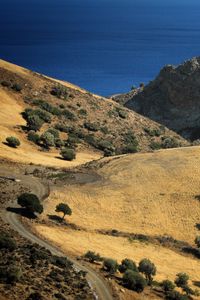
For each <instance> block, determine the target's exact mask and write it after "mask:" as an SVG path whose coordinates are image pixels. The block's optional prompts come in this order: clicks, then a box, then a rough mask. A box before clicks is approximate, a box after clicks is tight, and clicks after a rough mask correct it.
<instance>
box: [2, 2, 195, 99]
mask: <svg viewBox="0 0 200 300" xmlns="http://www.w3.org/2000/svg"><path fill="white" fill-rule="evenodd" d="M199 55H200V1H199V0H167V1H163V0H28V1H27V0H0V58H2V59H5V60H8V61H10V62H13V63H15V64H18V65H21V66H24V67H26V68H29V69H31V70H34V71H37V72H40V73H44V74H46V75H49V76H52V77H55V78H59V79H63V80H66V81H69V82H72V83H74V84H76V85H79V86H81V87H83V88H85V89H87V90H89V91H90V92H93V93H97V94H100V95H102V96H110V95H113V94H118V93H124V92H128V91H129V90H130V89H131V87H132V86H138V85H139V84H140V83H141V82H143V83H145V84H147V83H148V82H149V81H150V80H152V79H154V78H155V76H156V75H157V74H158V73H159V70H160V69H161V68H162V67H163V66H164V65H166V64H179V63H182V62H183V61H185V60H186V59H189V58H191V57H193V56H199Z"/></svg>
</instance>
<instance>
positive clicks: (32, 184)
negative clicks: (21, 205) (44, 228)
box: [0, 170, 113, 300]
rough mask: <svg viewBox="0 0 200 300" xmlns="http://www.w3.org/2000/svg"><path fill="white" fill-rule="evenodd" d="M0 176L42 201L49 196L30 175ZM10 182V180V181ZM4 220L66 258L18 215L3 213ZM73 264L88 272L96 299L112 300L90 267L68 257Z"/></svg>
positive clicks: (15, 204) (88, 278)
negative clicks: (17, 184)
mask: <svg viewBox="0 0 200 300" xmlns="http://www.w3.org/2000/svg"><path fill="white" fill-rule="evenodd" d="M0 176H3V177H7V178H8V177H15V178H17V179H20V180H21V182H22V183H23V185H24V186H25V187H28V188H29V189H30V190H31V192H32V193H34V194H36V195H37V196H38V197H39V198H40V199H44V198H45V197H46V196H47V195H48V188H47V187H46V186H45V185H44V184H42V183H41V181H39V179H37V178H34V177H33V176H30V175H18V174H10V173H9V172H8V171H7V170H1V171H0ZM8 180H9V179H8ZM12 206H13V207H16V206H17V203H13V204H12ZM1 216H2V219H3V220H4V221H5V222H6V223H9V224H10V225H11V226H12V227H13V228H14V229H15V230H16V231H17V232H18V233H19V234H20V235H21V236H23V237H25V238H26V239H28V240H30V241H31V242H33V243H37V244H39V245H40V246H42V247H45V248H46V249H48V250H50V251H51V253H52V254H53V255H57V256H65V255H64V253H63V252H61V251H60V250H59V249H58V248H57V247H55V246H53V245H51V244H50V243H49V242H47V241H44V240H42V239H41V238H40V237H38V236H35V235H34V234H33V233H32V232H30V231H29V230H28V228H26V227H25V226H24V225H23V224H22V223H21V222H20V218H19V216H18V215H17V214H15V213H13V212H9V211H5V210H4V211H3V212H2V213H1ZM68 259H70V261H71V262H72V263H73V266H74V268H75V269H76V270H83V271H86V272H87V275H86V279H87V281H88V284H89V285H90V287H91V288H92V290H93V292H94V297H95V299H98V300H112V299H113V296H112V292H111V291H110V288H109V287H108V285H107V283H106V282H105V281H104V279H103V278H101V277H100V276H99V275H98V274H97V273H96V272H95V271H94V270H92V269H91V268H89V267H88V266H83V265H82V264H81V263H80V262H78V261H76V260H74V259H72V258H70V257H68Z"/></svg>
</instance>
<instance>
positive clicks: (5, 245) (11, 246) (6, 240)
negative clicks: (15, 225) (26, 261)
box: [0, 232, 16, 251]
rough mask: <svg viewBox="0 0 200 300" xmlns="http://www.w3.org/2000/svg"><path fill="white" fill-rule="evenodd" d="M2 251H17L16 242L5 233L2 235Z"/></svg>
mask: <svg viewBox="0 0 200 300" xmlns="http://www.w3.org/2000/svg"><path fill="white" fill-rule="evenodd" d="M0 249H6V250H7V251H13V250H15V249H16V243H15V240H13V239H12V238H11V237H10V236H9V235H7V234H6V233H4V232H1V233H0Z"/></svg>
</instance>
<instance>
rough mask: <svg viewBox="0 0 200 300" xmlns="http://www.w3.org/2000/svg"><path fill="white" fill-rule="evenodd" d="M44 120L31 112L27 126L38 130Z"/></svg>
mask: <svg viewBox="0 0 200 300" xmlns="http://www.w3.org/2000/svg"><path fill="white" fill-rule="evenodd" d="M43 123H44V121H43V120H42V119H41V118H40V117H39V116H38V115H34V114H30V115H29V116H28V117H27V126H28V128H29V130H34V131H38V130H40V128H41V127H42V125H43Z"/></svg>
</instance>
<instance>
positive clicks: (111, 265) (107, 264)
mask: <svg viewBox="0 0 200 300" xmlns="http://www.w3.org/2000/svg"><path fill="white" fill-rule="evenodd" d="M103 267H104V269H105V270H106V271H107V272H109V273H110V274H114V273H115V272H116V271H117V269H118V263H117V261H116V260H114V259H112V258H106V259H105V260H104V262H103Z"/></svg>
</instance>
